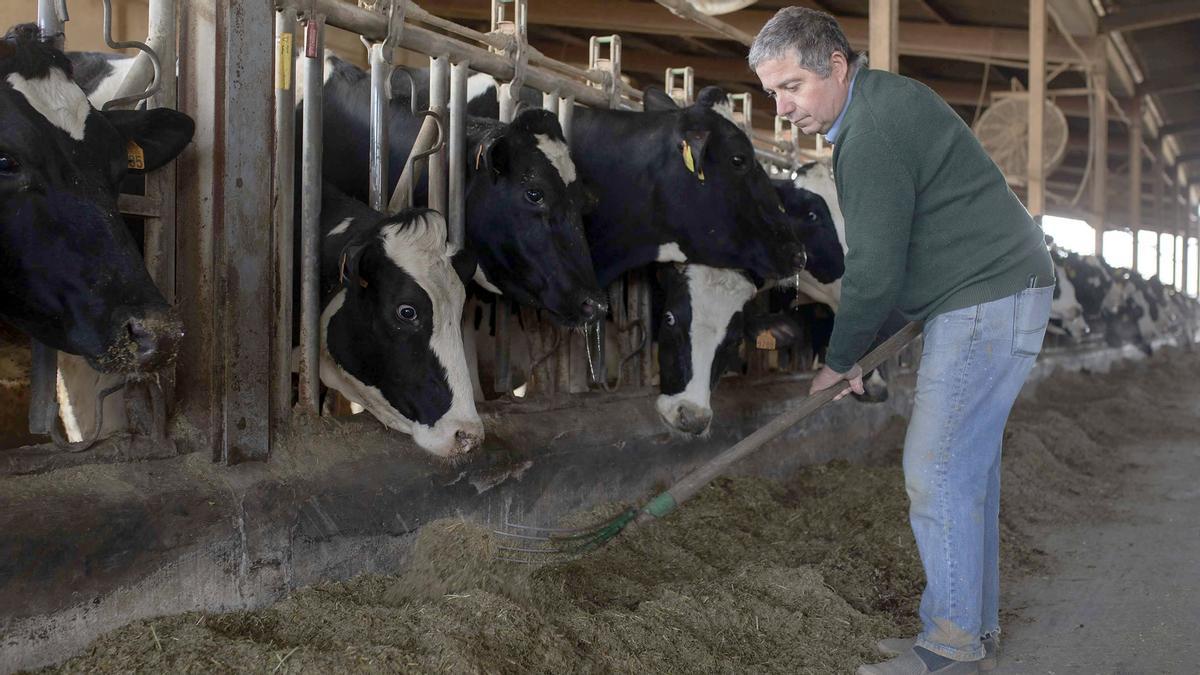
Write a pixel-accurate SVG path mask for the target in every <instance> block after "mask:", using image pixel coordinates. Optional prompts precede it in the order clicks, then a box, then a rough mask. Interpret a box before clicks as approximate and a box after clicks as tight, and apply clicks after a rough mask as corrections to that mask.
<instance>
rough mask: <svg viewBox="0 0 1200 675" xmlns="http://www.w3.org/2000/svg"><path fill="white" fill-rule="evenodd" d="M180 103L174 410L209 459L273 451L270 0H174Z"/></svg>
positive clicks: (262, 455)
mask: <svg viewBox="0 0 1200 675" xmlns="http://www.w3.org/2000/svg"><path fill="white" fill-rule="evenodd" d="M180 10H181V12H180V18H181V23H182V26H181V30H180V40H181V50H180V66H179V67H180V72H181V74H182V75H183V76H182V78H181V80H182V81H183V82H184V86H183V87H181V88H180V92H179V93H180V96H179V98H180V109H181V110H183V111H184V112H186V113H188V114H189V115H191V116H192V117H193V119H195V120H196V122H197V124H196V128H197V132H196V136H195V138H194V139H193V142H192V144H191V146H190V147H189V148H188V150H187V151H185V153H184V155H183V156H182V158H181V160H180V165H179V167H178V175H179V181H180V183H181V184H184V185H188V186H189V188H190V189H189V190H186V191H184V192H182V193H181V194H180V197H179V200H178V201H179V206H178V211H179V220H180V224H181V226H180V228H179V231H180V234H181V235H182V236H181V237H180V241H179V243H178V248H179V265H178V266H177V277H178V281H179V292H178V306H179V308H180V314H181V316H182V318H183V321H184V326H185V331H186V337H185V341H184V344H183V346H182V348H181V349H180V353H181V356H180V368H179V369H178V372H179V380H178V381H179V391H180V404H181V409H182V411H183V413H184V414H185V415H186V416H187V418H188V420H189V422H190V423H191V425H192V426H193V427H194V428H196V429H197V430H198V431H199V432H200V434H199V435H200V436H201V440H200V441H199V442H200V443H202V444H204V445H207V447H209V448H210V449H211V451H212V452H213V456H214V459H217V460H219V461H223V462H227V463H234V462H239V461H243V460H248V459H265V458H266V457H267V455H268V453H269V451H270V426H269V413H270V392H269V389H270V386H269V383H270V372H269V364H270V362H271V359H270V353H271V350H270V321H269V317H270V316H272V313H273V312H272V306H271V253H272V246H271V232H270V228H269V227H265V226H264V224H265V223H269V222H271V215H272V208H271V195H272V190H271V187H272V186H271V183H272V171H271V160H272V156H273V154H274V147H275V144H274V134H273V130H272V127H273V124H274V115H273V107H272V89H271V85H270V83H271V82H272V80H273V77H272V69H273V64H274V59H273V58H272V51H273V50H274V45H275V35H274V28H275V21H274V16H275V14H274V9H273V7H272V4H271V2H270V0H247V1H246V2H238V3H225V2H218V1H217V0H193V1H192V2H187V3H181V5H180Z"/></svg>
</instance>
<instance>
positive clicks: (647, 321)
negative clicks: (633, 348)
mask: <svg viewBox="0 0 1200 675" xmlns="http://www.w3.org/2000/svg"><path fill="white" fill-rule="evenodd" d="M650 274H651V272H650V268H649V267H645V268H643V269H642V273H641V275H640V278H639V279H638V285H637V287H636V290H637V292H638V295H639V296H641V297H640V299H639V304H640V305H641V314H640V315H639V317H638V318H640V319H641V320H642V330H643V331H645V335H646V336H647V337H646V348H645V349H644V350H642V353H641V354H640V355H638V364H639V365H640V366H641V369H642V372H641V377H640V378H639V381H638V386H641V387H645V386H648V385H649V384H650V383H651V382H652V381H653V379H652V378H653V377H654V367H655V362H654V359H652V358H650V351H651V350H650V338H649V335H650V326H651V325H652V324H651V322H652V321H654V317H653V316H651V314H650V312H651V309H652V308H651V299H650ZM638 338H639V339H640V336H638ZM635 344H636V343H635Z"/></svg>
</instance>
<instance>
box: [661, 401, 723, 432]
mask: <svg viewBox="0 0 1200 675" xmlns="http://www.w3.org/2000/svg"><path fill="white" fill-rule="evenodd" d="M673 399H674V397H672V396H659V397H658V401H657V402H656V405H655V407H656V408H657V409H658V414H659V417H661V418H662V420H663V422H665V423H666V424H667V426H669V427H671V428H672V429H674V430H675V431H680V432H683V433H685V434H688V435H690V436H701V435H703V434H704V433H705V432H706V431H708V427H709V424H711V423H712V409H711V408H706V407H703V406H700V405H697V404H695V403H693V402H691V401H684V400H673Z"/></svg>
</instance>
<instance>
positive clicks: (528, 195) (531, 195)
mask: <svg viewBox="0 0 1200 675" xmlns="http://www.w3.org/2000/svg"><path fill="white" fill-rule="evenodd" d="M545 200H546V197H545V195H543V194H542V191H541V190H526V191H525V201H527V202H529V203H530V204H539V205H540V204H541V203H542V202H544V201H545Z"/></svg>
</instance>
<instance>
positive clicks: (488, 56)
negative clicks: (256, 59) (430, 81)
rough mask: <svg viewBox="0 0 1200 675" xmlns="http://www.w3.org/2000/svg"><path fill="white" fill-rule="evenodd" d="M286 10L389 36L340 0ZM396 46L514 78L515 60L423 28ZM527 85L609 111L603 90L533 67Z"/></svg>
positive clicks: (409, 28)
mask: <svg viewBox="0 0 1200 675" xmlns="http://www.w3.org/2000/svg"><path fill="white" fill-rule="evenodd" d="M284 8H292V9H295V10H296V11H298V12H302V13H306V14H307V13H309V12H312V11H314V9H315V11H316V12H317V13H318V14H323V15H325V19H326V22H327V23H328V24H329V25H331V26H335V27H337V28H342V29H344V30H348V31H351V32H353V33H358V34H359V35H362V36H363V37H365V38H367V39H368V40H374V41H380V40H383V39H384V38H385V37H386V36H387V18H386V17H384V16H382V15H380V14H376V13H374V12H371V11H368V10H365V9H359V8H358V7H356V6H354V5H351V4H349V3H346V2H340V1H339V0H275V9H277V10H280V9H284ZM396 45H397V46H398V47H403V48H404V49H408V50H411V51H414V52H419V53H421V54H425V55H427V56H433V55H448V56H449V57H450V60H451V61H464V60H465V61H470V62H471V69H472V70H475V71H476V72H480V73H487V74H488V75H491V76H492V77H495V78H497V79H499V80H502V81H508V80H511V79H512V78H513V74H514V70H513V63H512V60H510V59H508V58H505V57H503V56H500V55H497V54H493V53H491V52H489V51H488V50H486V49H482V48H479V47H474V46H471V45H467V44H464V43H462V42H459V41H458V40H454V39H450V38H447V37H446V36H445V35H441V34H439V33H435V32H433V31H431V30H428V29H426V28H421V27H420V26H414V25H412V24H405V26H404V32H403V34H401V36H400V39H399V40H398V41H397V43H396ZM525 84H526V85H528V86H531V87H534V88H536V89H540V90H542V91H554V90H558V91H559V92H560V93H562V94H563V95H570V96H574V97H575V100H576V101H578V102H580V103H584V104H587V105H590V106H593V107H598V108H607V107H608V102H609V101H608V96H607V94H606V93H605V92H604V91H603V90H600V89H596V88H595V87H591V86H588V85H585V84H581V83H579V82H576V81H574V80H572V79H568V78H565V77H561V76H559V75H557V74H555V73H550V72H547V71H546V70H545V69H542V68H539V67H533V66H530V67H528V68H527V69H526V71H525Z"/></svg>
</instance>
